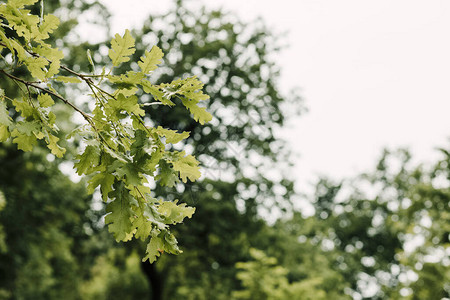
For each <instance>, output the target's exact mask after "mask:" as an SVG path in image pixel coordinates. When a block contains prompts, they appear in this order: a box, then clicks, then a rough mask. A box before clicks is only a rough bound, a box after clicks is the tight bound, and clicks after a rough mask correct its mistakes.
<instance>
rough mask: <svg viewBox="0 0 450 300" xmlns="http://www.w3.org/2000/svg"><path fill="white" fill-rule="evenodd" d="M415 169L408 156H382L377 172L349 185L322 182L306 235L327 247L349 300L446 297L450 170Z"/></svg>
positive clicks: (442, 165) (442, 164)
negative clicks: (346, 286)
mask: <svg viewBox="0 0 450 300" xmlns="http://www.w3.org/2000/svg"><path fill="white" fill-rule="evenodd" d="M442 153H443V154H444V158H443V159H442V160H440V161H438V162H437V163H436V164H435V165H434V166H431V167H424V166H421V165H419V166H414V165H413V164H412V163H411V155H410V154H409V152H408V151H405V150H399V151H396V152H393V153H391V152H389V151H385V153H384V154H383V156H382V158H381V159H380V161H379V163H378V166H377V169H376V171H374V172H372V173H368V174H364V175H362V176H359V177H358V178H357V179H355V180H352V181H349V182H347V183H345V182H344V183H339V184H334V183H331V182H330V181H328V180H321V181H320V182H319V184H318V185H317V194H316V199H315V202H314V206H315V208H316V214H315V216H314V217H311V218H309V219H308V220H307V221H308V222H307V223H310V224H311V225H310V226H309V228H310V229H309V230H307V231H306V232H305V233H304V235H305V236H308V237H312V238H313V239H314V240H315V243H316V244H318V245H320V244H321V245H322V246H323V245H326V247H327V248H328V249H330V250H329V251H330V255H331V254H332V255H333V256H334V257H333V258H332V259H333V260H334V264H335V269H336V270H339V272H340V273H341V274H342V275H343V276H345V278H346V279H347V281H348V283H349V284H350V285H351V288H352V290H353V291H352V292H351V293H350V294H351V295H352V296H354V297H358V298H362V299H386V298H389V299H441V298H445V297H447V298H448V297H449V293H450V290H449V286H448V284H447V283H448V281H449V279H450V273H449V272H448V265H449V264H450V260H449V255H448V251H449V243H448V239H449V232H450V230H449V227H448V224H449V215H448V213H447V211H448V209H449V203H450V190H449V188H450V176H449V172H450V168H449V163H448V162H449V158H450V156H449V155H448V152H447V151H446V150H443V151H442Z"/></svg>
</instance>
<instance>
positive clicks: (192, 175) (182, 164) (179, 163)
mask: <svg viewBox="0 0 450 300" xmlns="http://www.w3.org/2000/svg"><path fill="white" fill-rule="evenodd" d="M178 154H179V156H178V159H174V160H172V161H171V163H172V166H173V169H174V170H175V171H178V172H180V178H181V180H183V182H184V183H186V182H187V180H188V179H189V180H190V181H195V180H197V179H199V178H200V176H201V173H200V168H199V167H198V164H199V163H198V161H197V160H196V159H195V157H193V156H192V155H186V156H184V155H185V152H184V151H183V152H180V153H178Z"/></svg>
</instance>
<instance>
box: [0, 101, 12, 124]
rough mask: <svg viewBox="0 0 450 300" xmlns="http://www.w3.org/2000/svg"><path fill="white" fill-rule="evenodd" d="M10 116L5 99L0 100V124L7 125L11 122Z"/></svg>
mask: <svg viewBox="0 0 450 300" xmlns="http://www.w3.org/2000/svg"><path fill="white" fill-rule="evenodd" d="M11 120H12V119H11V117H10V116H9V112H8V108H7V107H6V103H5V101H1V100H0V124H3V125H5V126H9V125H10V124H11Z"/></svg>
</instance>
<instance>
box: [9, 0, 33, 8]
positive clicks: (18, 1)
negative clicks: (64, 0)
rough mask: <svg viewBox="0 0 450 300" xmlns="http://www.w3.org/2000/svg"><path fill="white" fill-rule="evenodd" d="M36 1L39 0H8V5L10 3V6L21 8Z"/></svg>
mask: <svg viewBox="0 0 450 300" xmlns="http://www.w3.org/2000/svg"><path fill="white" fill-rule="evenodd" d="M38 1H39V0H8V5H11V6H12V7H16V8H22V7H24V6H25V5H33V4H34V3H36V2H38Z"/></svg>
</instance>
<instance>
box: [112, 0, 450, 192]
mask: <svg viewBox="0 0 450 300" xmlns="http://www.w3.org/2000/svg"><path fill="white" fill-rule="evenodd" d="M191 1H196V2H201V3H204V4H205V5H206V6H209V7H218V6H222V7H223V8H225V9H226V10H230V11H234V12H236V13H237V14H238V15H240V16H241V17H242V18H243V19H244V20H248V21H251V20H254V19H255V18H256V17H257V16H262V17H263V18H264V19H265V20H266V22H267V24H269V25H270V27H271V28H273V29H274V30H275V31H276V32H283V31H289V32H290V34H289V36H288V42H289V44H290V45H291V46H290V48H289V49H288V50H285V51H284V52H283V53H282V55H281V56H280V57H278V58H277V62H278V63H279V65H280V66H281V69H282V77H281V80H280V84H281V87H282V89H283V90H284V91H285V92H288V90H289V89H290V88H291V87H294V86H298V87H300V88H301V94H302V96H303V98H304V100H305V103H306V105H307V107H308V109H309V112H308V113H307V114H305V115H303V116H301V117H299V118H296V119H295V120H292V122H291V124H290V125H289V127H288V128H286V130H285V131H284V132H283V136H285V137H289V138H290V139H291V141H292V143H291V144H292V148H293V149H294V150H295V152H297V153H299V154H300V158H299V159H297V160H296V168H295V176H296V178H298V186H297V189H298V190H299V191H304V189H305V188H306V186H305V184H306V183H308V182H313V181H314V180H315V179H316V178H317V176H316V175H317V174H326V175H329V176H331V177H332V178H341V177H343V176H349V175H355V174H357V173H358V172H360V171H365V170H369V169H370V168H372V167H373V166H374V165H375V163H376V159H377V158H378V157H379V155H380V154H381V150H382V148H383V147H390V148H395V147H400V146H402V147H403V146H408V147H410V148H411V149H412V150H413V153H414V155H415V156H416V158H417V159H418V160H420V161H431V160H432V159H433V158H435V157H436V156H437V152H436V151H435V150H433V149H434V147H438V146H448V145H449V143H448V142H447V141H448V139H447V138H448V137H449V136H450V117H449V113H450V84H449V83H450V1H447V0H442V1H438V0H427V1H423V0H421V1H418V0H377V1H364V0H340V1H336V0H298V1H294V0H277V1H269V0H245V1H243V0H214V1H211V0H210V1H206V0H203V1H200V0H191ZM104 3H106V4H107V5H108V7H109V8H110V9H111V10H112V11H113V13H114V15H115V19H114V20H115V21H114V23H113V25H112V32H113V33H115V32H120V33H122V32H123V31H124V29H125V28H129V27H136V26H137V27H139V26H140V24H141V23H142V22H143V20H144V19H145V17H146V16H147V15H148V14H150V13H155V12H161V11H165V10H166V9H167V7H169V6H170V4H169V3H171V1H166V2H164V1H161V0H158V1H156V0H153V1H152V0H147V1H143V0H130V1H127V3H126V5H125V4H124V1H118V0H104Z"/></svg>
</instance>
